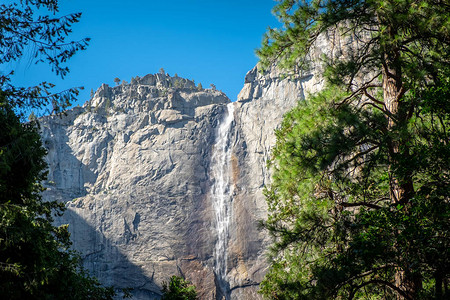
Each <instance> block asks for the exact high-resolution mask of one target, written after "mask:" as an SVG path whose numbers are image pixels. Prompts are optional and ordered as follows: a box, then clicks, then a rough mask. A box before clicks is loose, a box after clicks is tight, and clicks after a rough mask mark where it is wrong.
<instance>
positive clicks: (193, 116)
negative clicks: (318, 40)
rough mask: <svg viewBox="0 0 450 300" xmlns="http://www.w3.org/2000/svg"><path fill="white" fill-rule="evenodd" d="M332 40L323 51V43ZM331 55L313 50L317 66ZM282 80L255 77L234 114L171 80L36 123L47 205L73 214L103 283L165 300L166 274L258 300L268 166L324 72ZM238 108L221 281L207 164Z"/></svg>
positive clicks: (203, 292)
mask: <svg viewBox="0 0 450 300" xmlns="http://www.w3.org/2000/svg"><path fill="white" fill-rule="evenodd" d="M325 42H326V40H324V43H325ZM322 49H324V48H323V47H321V46H320V45H319V46H318V47H317V51H315V52H314V53H315V56H316V57H319V56H320V55H321V51H322ZM312 70H313V71H312V72H309V73H306V74H304V75H301V76H300V75H299V76H296V77H283V76H282V75H281V73H280V72H279V71H278V69H277V68H276V67H273V68H271V69H269V70H267V71H266V72H265V73H264V74H262V73H261V72H259V71H258V67H255V68H254V69H252V70H251V71H250V72H249V73H248V74H247V76H246V78H245V84H244V88H243V89H242V91H241V93H240V94H239V96H238V100H237V101H236V102H234V103H232V104H229V103H230V100H229V99H228V98H227V97H226V96H225V95H224V94H223V93H222V92H220V91H216V90H212V89H207V90H203V89H201V90H199V89H197V88H196V87H195V85H194V83H193V82H192V81H189V80H186V79H183V78H180V77H169V76H168V75H165V74H156V75H147V76H145V77H143V78H135V79H133V80H132V83H131V84H124V85H120V86H116V87H109V86H107V85H102V86H101V87H100V88H99V89H98V90H97V92H96V93H95V95H94V97H93V98H92V99H91V100H90V101H88V102H87V103H86V104H85V105H84V106H83V107H77V108H74V109H72V110H70V111H69V112H68V113H67V116H64V117H62V118H61V117H58V116H51V117H46V118H44V119H43V120H42V121H41V127H42V137H43V141H44V144H45V145H46V147H47V148H48V150H49V153H48V157H47V159H48V162H49V178H48V181H47V182H46V183H45V185H46V186H47V188H48V190H47V191H46V192H45V193H44V197H46V198H47V199H57V200H58V201H62V202H64V203H66V207H67V208H68V209H67V211H66V213H65V214H64V216H63V217H61V218H59V219H58V222H59V223H61V224H65V223H68V224H69V225H70V226H69V229H70V232H71V234H72V240H73V242H74V247H75V249H77V250H79V251H80V252H81V253H82V257H83V262H84V265H85V267H86V268H87V269H88V270H89V271H90V272H92V273H93V275H95V276H97V277H98V278H99V279H100V281H101V282H102V283H103V284H107V285H115V286H117V287H131V288H134V290H133V292H132V293H133V296H134V298H135V299H158V298H159V297H160V294H161V292H160V287H161V283H162V282H163V281H164V280H168V278H169V277H170V276H171V275H181V276H185V277H186V278H187V279H189V280H191V281H192V282H193V283H194V284H195V285H196V286H197V289H198V291H199V294H200V298H201V299H223V298H225V299H258V298H260V296H259V295H258V294H257V288H258V285H259V282H260V281H261V280H262V278H263V276H264V274H265V271H266V269H267V262H266V256H265V250H266V248H267V245H268V244H269V242H270V240H269V238H268V236H267V234H266V233H265V232H263V231H261V230H259V229H258V221H259V220H261V219H264V218H265V216H266V213H267V208H266V203H265V200H264V197H263V194H262V191H263V187H264V184H266V183H268V182H269V179H270V173H269V171H268V170H267V168H266V161H267V159H268V158H269V157H270V149H271V148H272V147H273V145H274V144H275V136H274V129H275V128H276V127H277V126H278V125H279V124H280V122H281V120H282V116H283V114H284V113H285V112H286V111H287V110H289V109H290V108H292V107H293V106H294V105H295V103H296V102H297V101H299V100H301V99H303V98H304V96H305V94H307V93H309V92H314V91H317V90H318V89H320V88H321V86H322V84H323V83H322V81H321V79H320V76H318V74H319V73H320V68H319V67H314V68H313V69H312ZM230 106H233V109H232V111H233V116H232V121H231V123H230V125H229V127H228V129H227V130H228V131H229V132H228V133H227V136H226V138H227V139H228V140H227V142H226V145H227V146H226V147H227V149H229V150H230V151H229V156H227V157H228V158H227V159H228V160H229V161H228V164H229V167H227V170H226V171H224V172H225V173H227V174H225V176H227V178H228V179H227V180H228V181H229V185H230V187H228V188H227V191H228V192H229V193H230V200H229V201H230V203H229V206H230V214H229V221H228V223H229V224H228V225H227V226H228V229H227V230H228V231H227V234H226V237H225V241H224V245H225V246H226V255H225V256H222V257H225V260H226V262H224V264H223V265H224V266H225V267H224V268H225V271H224V273H225V275H224V278H223V280H222V279H221V278H219V276H218V274H217V273H218V271H217V263H216V262H215V259H217V255H215V254H216V252H215V251H217V250H216V248H217V247H216V246H217V243H218V240H219V239H218V234H217V230H216V229H217V221H216V218H215V215H216V212H215V211H214V210H215V209H216V208H215V206H214V203H213V201H214V200H213V198H214V197H215V196H213V195H212V190H211V189H212V186H213V185H214V183H215V182H216V181H217V180H218V179H217V178H215V177H217V176H215V175H214V176H213V171H212V169H213V168H212V166H211V164H212V163H213V162H212V156H213V154H214V151H218V150H217V145H216V143H217V135H218V129H219V128H220V127H221V126H222V124H223V122H224V117H225V115H226V114H227V113H228V112H229V111H231V107H230Z"/></svg>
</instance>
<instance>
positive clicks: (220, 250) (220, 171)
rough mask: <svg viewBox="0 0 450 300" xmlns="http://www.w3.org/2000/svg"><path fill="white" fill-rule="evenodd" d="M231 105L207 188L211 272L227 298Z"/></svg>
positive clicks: (219, 134) (232, 112)
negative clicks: (210, 205) (211, 221)
mask: <svg viewBox="0 0 450 300" xmlns="http://www.w3.org/2000/svg"><path fill="white" fill-rule="evenodd" d="M233 115H234V106H233V103H229V104H228V105H227V112H226V114H225V117H224V119H223V120H222V121H221V123H220V124H219V126H218V129H217V136H216V141H215V146H214V150H213V154H212V158H211V175H212V177H213V178H214V184H213V185H212V187H211V200H212V203H213V208H214V212H215V221H216V222H215V231H216V235H217V240H216V245H215V249H214V271H215V273H216V278H217V281H218V283H219V286H220V288H221V290H222V292H223V294H224V295H225V297H226V299H228V296H227V294H228V290H229V286H228V283H227V281H226V278H225V277H226V271H227V242H228V232H229V224H230V219H231V209H232V208H231V201H232V199H231V195H232V185H231V184H230V174H231V170H230V168H231V163H230V161H231V148H232V147H231V145H230V133H231V128H232V126H231V125H232V123H233V119H234V117H233Z"/></svg>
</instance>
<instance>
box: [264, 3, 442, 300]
mask: <svg viewBox="0 0 450 300" xmlns="http://www.w3.org/2000/svg"><path fill="white" fill-rule="evenodd" d="M279 2H280V3H279V4H278V5H277V6H276V8H275V10H274V11H275V13H276V14H277V15H278V17H279V19H280V21H281V22H282V23H283V25H284V28H283V29H280V30H270V31H269V32H268V34H267V36H266V39H265V41H264V44H263V47H262V49H261V50H259V51H258V54H259V55H260V56H261V58H262V62H263V64H265V65H269V64H270V63H271V62H273V61H279V62H280V63H281V66H282V67H284V68H286V71H287V72H288V73H296V72H300V71H301V70H305V69H307V68H308V67H309V65H308V64H309V58H308V55H307V54H308V53H309V51H310V50H311V47H313V45H314V42H315V41H316V40H317V38H318V37H319V36H320V35H321V34H328V35H331V36H332V35H333V34H337V35H340V36H342V37H343V39H346V38H347V39H349V40H352V41H353V43H349V44H347V46H345V47H348V48H345V51H346V55H345V56H343V57H339V59H336V58H335V57H327V58H325V59H324V61H323V63H324V64H326V66H327V70H326V74H325V77H326V79H327V85H326V88H325V89H324V90H323V91H322V92H320V93H318V94H316V95H313V96H311V97H309V98H308V99H306V100H305V101H304V102H301V103H299V105H298V106H297V107H296V108H294V109H293V110H292V111H290V112H289V113H288V114H287V115H286V116H285V118H284V121H283V124H282V126H281V128H280V129H279V130H278V131H277V132H276V136H277V144H276V147H275V149H274V153H273V159H272V161H271V165H272V167H273V169H274V173H273V181H272V184H271V185H270V186H268V187H267V189H266V197H267V202H268V205H269V217H268V219H267V220H266V221H265V222H264V223H263V226H264V227H265V228H267V229H268V230H269V232H270V233H271V234H272V235H273V237H274V244H273V246H272V248H271V262H272V265H271V268H270V270H269V272H268V274H267V275H266V278H265V280H264V281H263V283H262V285H261V290H262V293H263V294H264V295H265V296H266V297H268V298H273V299H343V298H345V299H356V298H358V299H446V298H448V297H449V296H450V295H449V294H448V293H449V291H448V289H449V284H450V272H449V270H450V265H449V264H450V263H449V261H450V251H449V249H450V236H449V230H450V218H449V217H450V202H449V201H450V199H449V192H450V191H449V186H450V174H449V167H450V147H449V143H450V136H449V122H450V92H449V91H450V90H449V89H450V72H449V70H450V66H449V62H450V60H449V53H450V52H449V51H448V50H449V44H450V22H449V19H448V15H449V13H450V6H449V5H448V3H447V2H445V1H406V0H396V1H319V0H317V1H289V0H285V1H279ZM341 41H342V40H341ZM355 41H358V42H357V43H356V42H355ZM342 44H345V43H342Z"/></svg>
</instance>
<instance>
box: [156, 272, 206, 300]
mask: <svg viewBox="0 0 450 300" xmlns="http://www.w3.org/2000/svg"><path fill="white" fill-rule="evenodd" d="M162 292H163V296H162V298H161V299H162V300H195V299H197V292H196V291H195V286H193V285H192V284H191V283H190V282H189V281H187V280H185V279H183V278H181V277H179V276H172V277H171V278H170V282H169V283H167V282H163V289H162Z"/></svg>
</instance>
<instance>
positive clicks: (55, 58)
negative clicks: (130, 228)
mask: <svg viewBox="0 0 450 300" xmlns="http://www.w3.org/2000/svg"><path fill="white" fill-rule="evenodd" d="M6 3H7V4H0V36H1V37H2V38H1V39H0V64H1V65H2V66H3V67H4V71H5V70H6V68H7V67H10V66H13V65H14V64H11V62H13V61H16V60H18V59H20V58H21V57H22V56H23V55H25V54H30V53H31V59H35V60H36V61H37V62H47V63H48V64H49V65H50V66H51V68H52V70H53V71H55V72H56V74H58V75H60V76H61V77H64V76H65V75H67V73H68V71H69V69H68V68H67V67H66V66H64V63H65V62H66V61H67V60H68V59H69V58H71V57H72V56H73V55H74V54H75V53H76V52H77V51H79V50H83V49H85V48H86V47H87V44H88V39H83V40H81V41H67V40H66V38H67V34H69V33H70V32H71V25H73V24H74V23H76V22H78V21H79V19H80V17H81V14H80V13H76V14H72V15H66V16H64V17H60V18H59V17H56V16H55V14H57V13H58V1H57V0H45V1H44V0H36V1H6ZM45 11H47V12H48V13H49V14H51V15H42V14H43V13H44V12H45ZM12 75H13V71H12V70H11V72H7V71H5V72H2V75H0V128H1V130H0V297H1V298H2V299H80V300H81V299H112V297H113V296H114V295H115V292H114V290H113V289H112V288H104V287H102V286H101V285H100V284H99V283H98V281H97V280H96V279H95V278H92V277H90V276H89V275H88V274H87V273H86V272H85V271H84V270H83V269H82V267H81V266H80V259H79V256H78V255H77V254H76V253H74V252H73V251H72V250H71V249H70V244H71V243H70V240H69V233H68V230H67V226H61V227H55V226H53V223H52V222H53V215H55V214H57V215H60V214H61V213H62V212H63V210H64V205H63V204H62V203H58V202H56V201H44V200H43V199H42V197H41V192H42V191H43V187H42V185H41V181H42V180H44V179H45V175H46V168H47V165H46V163H45V160H44V157H45V155H46V150H45V149H44V148H43V146H42V142H41V140H40V135H39V133H38V123H37V121H36V118H35V116H34V117H33V115H34V114H33V115H31V118H30V122H27V123H22V122H21V121H25V120H24V119H25V118H24V112H25V111H27V110H28V111H29V109H30V108H37V109H42V108H43V107H44V106H45V105H47V104H52V106H53V108H52V111H53V112H60V111H62V110H64V109H65V108H66V107H67V106H69V105H70V102H71V101H72V100H74V99H75V97H76V95H77V94H78V89H76V88H74V89H69V90H67V91H65V92H62V93H52V92H51V91H52V88H53V87H54V86H53V85H52V84H50V83H47V82H45V81H44V82H42V83H41V84H40V85H38V86H35V87H28V88H23V87H17V86H14V85H12V84H11V76H12Z"/></svg>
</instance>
